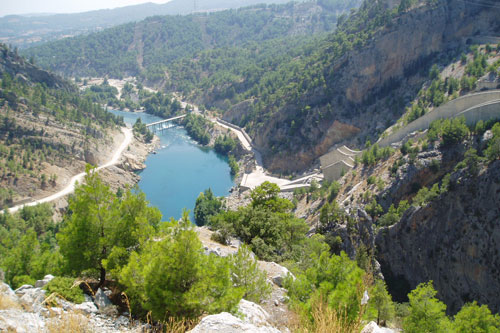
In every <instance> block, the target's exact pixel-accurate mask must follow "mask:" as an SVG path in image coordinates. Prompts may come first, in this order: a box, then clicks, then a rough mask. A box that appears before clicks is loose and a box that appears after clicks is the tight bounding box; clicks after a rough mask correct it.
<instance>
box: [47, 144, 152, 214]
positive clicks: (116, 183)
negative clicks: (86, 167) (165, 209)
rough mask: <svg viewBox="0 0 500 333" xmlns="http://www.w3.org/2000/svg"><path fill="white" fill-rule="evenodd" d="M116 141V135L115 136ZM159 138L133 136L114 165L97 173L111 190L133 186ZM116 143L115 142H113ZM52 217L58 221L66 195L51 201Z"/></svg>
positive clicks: (106, 154)
mask: <svg viewBox="0 0 500 333" xmlns="http://www.w3.org/2000/svg"><path fill="white" fill-rule="evenodd" d="M115 141H116V137H115ZM159 143H160V139H159V138H158V137H157V136H155V137H154V139H153V141H152V142H151V143H145V142H143V141H141V140H139V139H138V138H137V137H135V136H134V138H133V139H132V143H131V144H130V145H129V146H128V148H127V150H126V151H125V152H124V153H123V154H122V156H121V157H120V160H119V162H118V163H117V164H116V165H113V166H110V167H107V168H104V169H101V170H100V171H99V174H100V175H101V177H102V179H103V180H104V181H105V182H106V184H107V185H108V186H109V187H110V188H111V190H112V191H113V192H116V191H117V190H118V189H119V188H122V189H124V188H127V187H133V186H135V185H136V184H137V183H138V182H139V180H140V179H141V178H140V176H139V175H138V174H137V171H140V170H143V169H145V168H146V164H145V161H146V158H147V157H148V155H149V154H150V153H151V152H152V151H154V150H155V149H157V148H158V147H159ZM114 145H116V142H115V144H114ZM111 154H112V152H109V151H106V153H105V154H104V155H101V156H98V159H99V160H106V159H109V158H110V156H111ZM52 204H53V207H54V218H55V220H56V221H60V220H61V218H62V216H63V214H64V212H65V211H66V208H67V206H68V198H67V196H65V197H62V198H60V199H58V200H55V201H53V203H52Z"/></svg>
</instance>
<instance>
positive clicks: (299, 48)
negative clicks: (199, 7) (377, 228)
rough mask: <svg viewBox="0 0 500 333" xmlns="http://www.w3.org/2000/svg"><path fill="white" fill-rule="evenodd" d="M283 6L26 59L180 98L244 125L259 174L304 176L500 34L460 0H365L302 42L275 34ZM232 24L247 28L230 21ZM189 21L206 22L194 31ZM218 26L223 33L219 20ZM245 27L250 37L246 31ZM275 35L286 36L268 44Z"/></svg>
mask: <svg viewBox="0 0 500 333" xmlns="http://www.w3.org/2000/svg"><path fill="white" fill-rule="evenodd" d="M299 7H300V8H302V11H300V10H298V8H299ZM319 7H321V4H320V3H305V4H303V5H296V6H295V7H293V8H294V15H301V14H300V13H301V12H303V13H305V14H304V15H305V17H310V20H311V22H316V21H315V20H314V19H313V17H314V15H312V13H313V12H314V11H315V10H317V9H314V8H319ZM287 8H288V9H287ZM290 8H291V7H290V5H284V6H278V7H268V8H267V9H265V8H255V9H253V10H250V9H247V10H240V11H232V12H221V13H216V14H213V15H208V16H188V17H182V18H177V20H179V21H178V22H179V23H181V21H182V24H183V27H184V28H186V29H187V28H188V27H190V28H189V29H191V31H194V32H195V33H193V32H189V33H186V29H183V30H182V31H183V34H184V35H181V34H175V36H177V38H174V39H168V41H167V43H166V44H164V43H161V42H162V41H165V40H166V39H165V38H166V36H168V35H169V33H171V35H170V36H174V35H173V33H174V31H177V30H175V29H174V30H171V32H169V31H170V30H168V27H169V26H170V25H169V24H168V22H171V20H172V18H151V19H148V20H147V21H145V22H148V25H147V26H143V25H142V23H137V24H136V25H135V26H134V25H132V24H129V25H126V26H122V27H120V28H115V30H106V31H104V32H102V33H100V34H96V35H92V36H89V37H86V38H87V39H82V38H80V39H78V38H77V39H68V40H64V41H60V42H57V43H54V44H48V45H46V46H43V47H40V48H34V49H30V50H29V51H28V52H27V54H29V55H36V57H37V59H38V60H37V61H39V63H40V64H42V65H44V66H48V67H51V68H53V69H54V70H56V71H58V72H61V73H64V74H65V75H83V74H85V75H104V74H107V75H111V76H116V75H122V74H123V73H126V74H132V75H139V76H140V77H141V78H142V80H143V81H144V82H145V83H146V84H149V85H156V86H161V87H163V88H164V89H165V90H167V91H180V92H182V93H183V94H184V95H186V96H188V98H190V99H191V100H193V101H194V102H196V103H198V104H202V105H205V107H207V108H210V109H211V108H215V109H218V110H220V112H222V113H223V115H224V118H225V119H226V120H228V121H231V122H234V123H236V124H238V125H241V126H244V127H245V128H246V129H247V131H248V132H249V134H250V135H251V136H252V137H253V139H254V141H255V143H256V145H257V148H258V149H259V150H260V151H261V152H262V155H263V158H264V164H265V166H266V167H267V168H268V169H270V170H273V171H276V172H293V171H299V170H304V169H306V168H309V167H310V166H311V164H313V163H314V162H315V161H316V160H317V158H318V157H319V156H321V155H322V154H324V153H326V152H327V151H328V150H329V149H330V148H331V147H332V146H334V145H338V144H343V143H348V144H350V145H353V146H357V147H361V146H362V145H363V144H364V142H365V141H366V140H367V139H374V138H376V137H377V135H378V134H380V133H381V132H382V131H383V130H384V129H385V128H387V127H388V126H390V125H391V124H393V123H394V118H399V117H400V116H401V115H402V114H403V113H404V112H405V108H406V107H407V106H409V103H410V102H411V101H413V100H414V99H415V98H416V95H417V92H418V91H419V90H420V88H421V85H422V84H423V82H425V80H426V79H427V78H428V75H427V73H428V71H429V69H430V66H431V64H433V63H436V62H440V63H444V64H447V63H450V62H451V61H453V59H454V58H456V57H459V56H460V54H461V52H462V51H463V50H464V49H466V44H467V42H471V41H472V40H474V39H480V38H481V36H494V35H495V34H498V32H497V31H496V30H498V26H497V23H496V17H497V14H498V10H499V9H498V8H496V7H494V8H491V9H490V8H488V7H484V6H474V5H471V4H466V3H463V2H461V1H458V0H455V1H451V2H447V1H436V2H432V3H428V4H427V3H414V4H413V5H411V6H404V4H403V5H398V4H397V3H396V4H393V3H388V2H384V1H377V2H365V3H364V4H363V5H362V6H361V7H360V9H359V10H357V11H355V12H353V13H352V14H351V15H350V17H349V18H346V17H345V16H342V17H341V18H340V21H339V24H338V30H337V31H336V32H334V33H330V34H328V35H324V36H322V35H316V37H311V38H300V37H293V35H294V34H293V33H292V32H293V31H294V29H298V28H297V25H292V26H291V27H290V28H289V29H288V30H287V29H285V31H282V30H280V29H283V27H284V25H283V24H282V22H281V23H279V24H278V23H277V21H276V20H277V17H280V16H279V13H289V14H288V15H291V12H290ZM321 8H323V7H321ZM313 9H314V10H313ZM323 10H325V8H323ZM254 11H255V12H254ZM258 13H260V14H258ZM311 15H312V16H311ZM266 17H267V19H264V20H263V21H259V20H258V18H266ZM317 17H319V18H321V17H323V16H322V15H319V16H317ZM236 18H238V22H241V21H243V22H248V25H244V26H241V27H240V26H239V25H235V24H234V23H233V24H231V23H230V22H232V21H231V20H233V19H236ZM243 18H253V19H250V20H243ZM458 18H460V20H459V19H458ZM196 20H198V21H205V20H206V23H205V24H204V25H202V26H201V27H200V25H197V24H195V23H194V22H195V21H196ZM226 21H227V22H229V25H227V24H220V23H221V22H226ZM153 22H155V23H157V25H153V24H152V23H153ZM160 22H163V23H162V24H160ZM172 22H173V21H172ZM210 22H213V23H219V25H218V27H219V28H220V30H214V33H215V31H217V38H215V39H212V37H213V36H214V34H210V33H208V32H209V30H208V26H209V24H210ZM257 22H260V23H257ZM305 22H308V21H307V20H306V21H305ZM322 22H323V23H322ZM324 22H327V21H322V20H321V19H320V20H319V21H318V22H317V23H315V24H306V25H305V26H304V29H305V30H304V29H302V30H301V31H305V32H307V31H318V32H319V31H324V30H328V29H326V28H325V29H323V28H320V27H321V26H322V25H324ZM431 22H432V23H431ZM457 22H460V23H457ZM160 27H162V28H160ZM202 27H205V30H203V29H201V28H202ZM229 27H230V28H229ZM436 27H439V28H438V29H436ZM254 28H258V30H257V31H259V33H258V34H257V35H253V34H250V35H247V33H249V32H251V31H253V30H252V29H254ZM278 28H279V29H278ZM171 29H173V28H171ZM189 29H187V30H189ZM193 29H194V30H193ZM200 29H201V30H200ZM276 29H278V30H276ZM290 29H291V30H290ZM311 29H312V30H311ZM287 31H288V32H287ZM416 31H417V32H416ZM204 32H207V34H205V33H204ZM229 32H230V33H229ZM290 34H291V35H292V37H290ZM283 35H287V36H289V37H286V38H284V39H283V38H281V39H276V37H282V36H283ZM134 36H135V38H134ZM138 36H148V38H147V39H145V38H138ZM193 36H194V37H195V38H193ZM104 41H108V42H107V43H104ZM186 41H188V42H186ZM91 45H92V46H93V47H91ZM97 45H100V46H103V47H104V49H100V48H96V47H95V46H97ZM160 45H161V46H160ZM176 46H177V47H176ZM96 49H99V50H100V51H99V53H98V54H97V53H95V50H96ZM117 50H118V53H117V54H118V57H116V56H115V55H113V57H112V59H113V62H111V56H110V54H111V52H117ZM374 119H376V121H373V120H374Z"/></svg>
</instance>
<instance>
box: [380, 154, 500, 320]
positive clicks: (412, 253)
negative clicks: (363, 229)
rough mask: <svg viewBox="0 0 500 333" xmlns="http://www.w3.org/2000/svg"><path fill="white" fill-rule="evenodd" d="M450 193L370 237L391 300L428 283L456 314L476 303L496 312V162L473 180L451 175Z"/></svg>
mask: <svg viewBox="0 0 500 333" xmlns="http://www.w3.org/2000/svg"><path fill="white" fill-rule="evenodd" d="M451 183H452V185H451V186H450V189H449V190H448V191H447V192H446V193H443V194H441V195H440V196H439V197H438V198H437V199H436V200H434V201H432V202H431V203H430V204H428V205H426V206H424V207H417V208H415V207H411V208H410V209H409V210H408V211H406V212H405V214H404V215H403V217H402V218H401V220H400V222H399V223H397V224H395V225H393V226H391V227H389V228H385V229H382V230H381V231H380V232H379V233H378V235H377V238H376V245H377V259H378V260H379V262H380V264H381V266H382V272H383V274H384V276H385V278H386V281H387V282H388V286H389V290H390V292H391V294H392V295H393V297H394V298H395V300H397V301H404V300H405V298H406V295H407V293H408V292H409V291H410V290H412V289H413V288H415V287H416V286H417V285H418V284H419V283H421V282H427V281H429V280H433V282H434V287H435V288H436V290H437V291H438V297H439V298H440V299H441V300H443V301H444V302H445V303H446V304H447V305H448V311H449V313H456V312H457V311H458V310H459V309H460V308H461V307H462V305H463V304H464V303H466V302H470V301H473V300H476V301H477V302H478V303H480V304H487V305H488V306H489V308H490V309H491V310H492V312H498V311H500V298H499V297H498V295H499V293H500V253H499V250H498V249H499V248H500V224H499V223H498V222H499V221H500V205H499V203H500V161H498V160H497V161H495V162H493V163H491V164H490V165H489V166H488V167H487V168H486V169H484V170H482V172H481V173H480V174H479V175H478V176H477V177H470V176H468V175H466V173H465V172H457V173H454V174H453V175H452V177H451Z"/></svg>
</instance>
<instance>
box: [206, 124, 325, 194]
mask: <svg viewBox="0 0 500 333" xmlns="http://www.w3.org/2000/svg"><path fill="white" fill-rule="evenodd" d="M212 121H213V122H217V124H218V125H220V126H222V127H224V128H227V129H230V130H231V131H233V132H234V133H236V135H237V136H238V139H239V140H240V142H241V144H242V145H243V147H244V148H245V149H246V150H248V151H252V152H253V153H254V155H255V161H256V162H257V163H256V164H257V165H256V167H255V169H254V170H253V171H252V172H251V173H249V174H244V175H243V179H242V180H241V183H240V185H241V186H242V187H247V188H250V189H254V188H256V187H257V186H259V185H260V184H262V183H263V182H265V181H268V182H271V183H275V184H277V185H278V186H279V187H280V188H281V189H282V190H293V189H295V188H301V187H309V184H308V180H309V179H310V178H312V177H319V175H316V174H315V175H310V176H307V177H304V179H303V183H300V182H297V180H295V181H294V182H292V181H290V180H289V179H283V178H278V177H273V176H269V175H267V174H266V170H265V169H264V166H263V164H262V155H261V154H260V153H259V152H258V151H257V150H256V149H255V148H253V146H252V143H251V142H249V141H248V139H247V137H246V136H245V135H243V132H242V131H240V130H238V129H236V128H233V127H230V126H227V125H225V124H223V123H221V122H220V121H219V120H218V119H215V120H212Z"/></svg>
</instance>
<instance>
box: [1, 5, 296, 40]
mask: <svg viewBox="0 0 500 333" xmlns="http://www.w3.org/2000/svg"><path fill="white" fill-rule="evenodd" d="M285 2H288V0H196V1H194V0H191V1H188V0H172V1H170V2H168V3H165V4H154V3H145V4H141V5H135V6H127V7H121V8H115V9H102V10H95V11H89V12H84V13H77V14H40V15H34V14H30V15H8V16H4V17H1V18H0V42H3V43H6V44H12V45H13V46H17V47H20V48H26V47H29V46H33V45H37V44H40V43H43V42H47V41H50V40H56V39H61V38H64V37H68V36H76V35H80V34H83V33H88V32H93V31H99V30H102V29H105V28H110V27H113V26H116V25H119V24H123V23H127V22H132V21H140V20H143V19H144V18H146V17H148V16H154V15H185V14H190V13H193V12H195V11H196V12H211V11H218V10H224V9H230V8H239V7H244V6H251V5H256V4H262V3H265V4H273V3H275V4H280V3H285ZM298 2H301V1H298ZM195 4H196V8H195Z"/></svg>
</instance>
